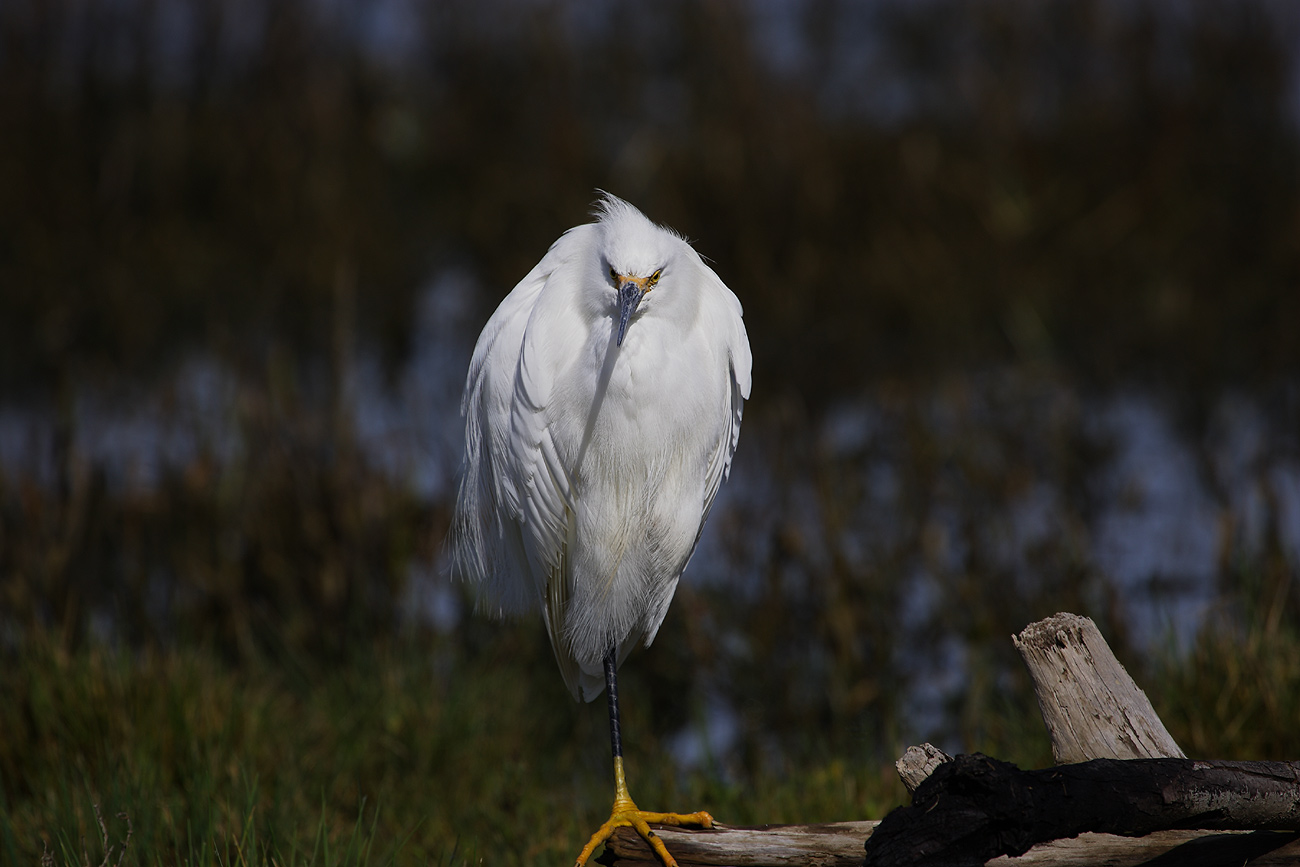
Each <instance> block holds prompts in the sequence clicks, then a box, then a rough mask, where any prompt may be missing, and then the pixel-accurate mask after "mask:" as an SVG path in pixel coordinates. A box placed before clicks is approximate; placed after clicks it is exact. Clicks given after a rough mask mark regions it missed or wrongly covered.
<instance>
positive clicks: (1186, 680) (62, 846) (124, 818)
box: [0, 582, 1300, 867]
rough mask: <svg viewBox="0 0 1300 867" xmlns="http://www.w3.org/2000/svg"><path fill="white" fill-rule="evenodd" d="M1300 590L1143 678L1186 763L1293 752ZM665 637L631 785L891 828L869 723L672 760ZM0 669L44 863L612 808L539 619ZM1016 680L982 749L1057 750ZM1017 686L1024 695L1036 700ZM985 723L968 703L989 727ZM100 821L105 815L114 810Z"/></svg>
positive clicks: (373, 835) (450, 831)
mask: <svg viewBox="0 0 1300 867" xmlns="http://www.w3.org/2000/svg"><path fill="white" fill-rule="evenodd" d="M1288 586H1289V585H1288V584H1287V583H1286V582H1273V583H1272V584H1270V585H1269V587H1271V591H1270V590H1269V587H1266V588H1263V589H1262V590H1261V592H1260V594H1259V597H1260V598H1263V599H1265V600H1268V601H1267V604H1263V605H1261V606H1258V609H1257V610H1255V609H1252V610H1248V611H1245V612H1243V613H1241V616H1240V617H1238V618H1237V619H1236V620H1234V621H1232V622H1233V623H1235V626H1232V627H1231V628H1230V627H1229V626H1228V625H1227V621H1222V622H1218V623H1217V624H1216V625H1212V626H1211V627H1208V628H1207V629H1206V630H1205V632H1204V633H1203V635H1202V636H1201V637H1200V639H1199V640H1198V642H1197V643H1196V644H1195V646H1194V647H1193V648H1192V649H1191V651H1190V652H1186V653H1181V654H1180V653H1175V652H1174V651H1173V650H1172V649H1171V650H1170V651H1169V652H1167V653H1165V654H1162V655H1159V656H1158V657H1157V658H1155V659H1152V660H1150V661H1149V663H1150V666H1149V668H1150V670H1149V671H1147V672H1138V671H1135V672H1134V673H1135V675H1136V676H1137V677H1138V680H1139V683H1140V684H1142V685H1143V686H1145V687H1146V688H1147V690H1148V692H1149V693H1150V694H1151V696H1152V699H1153V701H1154V702H1155V704H1156V707H1157V710H1158V711H1159V712H1160V713H1161V714H1162V716H1163V718H1164V719H1165V720H1166V722H1167V723H1168V724H1169V726H1170V729H1171V730H1172V731H1173V733H1174V735H1175V737H1176V738H1178V739H1179V740H1180V742H1182V743H1183V745H1184V747H1185V748H1186V749H1187V751H1188V753H1189V755H1196V756H1204V757H1222V758H1274V759H1281V758H1291V759H1294V758H1296V757H1297V756H1298V755H1300V744H1298V743H1297V735H1296V734H1295V732H1296V731H1297V730H1298V729H1297V725H1296V723H1297V720H1298V719H1300V630H1297V629H1296V628H1295V623H1294V619H1295V618H1294V616H1293V615H1292V614H1290V613H1288V612H1290V611H1292V608H1291V607H1290V606H1289V605H1288V600H1287V598H1286V596H1285V593H1286V588H1287V587H1288ZM672 658H673V657H672V656H671V654H665V653H663V652H662V651H660V649H659V647H658V645H656V648H654V649H652V650H650V651H648V652H645V653H641V654H638V655H637V657H635V658H634V659H633V661H632V664H631V665H629V666H628V667H626V668H625V669H624V673H625V677H624V682H625V684H626V686H625V690H624V693H625V697H624V714H625V716H624V728H625V735H626V740H627V750H628V763H629V776H630V783H631V786H632V791H633V795H634V796H635V797H636V798H637V800H638V802H640V803H641V804H642V805H643V806H646V807H648V808H659V809H685V810H693V809H701V808H703V809H709V810H710V811H712V812H713V813H714V815H715V816H717V817H718V818H719V819H720V820H721V821H724V822H727V823H729V824H757V823H763V822H800V821H835V820H844V819H853V818H879V817H882V816H883V815H884V814H885V813H886V812H888V810H889V809H890V808H891V807H893V806H895V805H897V804H898V803H901V802H902V800H903V798H904V793H903V789H902V787H901V785H900V784H899V783H898V782H897V780H896V779H895V777H894V773H893V769H892V767H891V766H890V763H889V761H887V760H885V759H883V758H882V757H884V756H888V755H897V751H900V750H901V748H902V747H903V746H904V745H905V744H904V743H901V742H899V743H890V744H880V743H871V740H872V737H873V736H872V735H871V732H872V731H874V730H875V729H872V728H870V727H867V726H866V724H865V723H864V722H863V721H862V720H861V719H858V720H857V721H856V722H853V721H849V720H844V719H839V720H835V719H832V720H828V721H827V725H826V727H825V728H824V729H820V730H812V731H805V732H803V733H802V734H797V735H796V734H791V733H788V732H787V733H784V734H783V735H781V737H782V738H784V739H785V740H784V741H782V742H781V743H780V744H779V746H780V748H781V751H782V753H783V754H782V756H781V757H779V758H771V757H768V758H763V757H762V755H761V751H757V752H755V751H750V753H752V754H750V755H749V757H748V758H744V759H743V760H741V761H739V762H731V763H730V764H727V763H720V762H713V763H706V767H704V768H702V769H699V770H696V771H691V772H683V771H681V770H680V769H678V768H677V767H676V766H675V765H674V764H673V762H672V761H671V760H670V759H669V758H668V753H669V752H670V745H669V743H668V741H667V738H666V733H668V732H671V731H674V730H676V729H677V728H679V724H680V720H665V719H662V718H660V717H659V716H658V715H659V714H661V713H663V708H665V707H671V706H673V701H672V700H671V697H670V696H666V695H664V694H662V692H663V689H664V687H663V686H662V685H659V681H658V680H657V679H656V675H655V673H654V672H655V671H656V669H657V667H660V666H663V665H664V661H665V659H668V660H670V661H671V660H672ZM3 661H4V665H3V667H2V668H0V695H3V696H4V697H5V700H4V701H3V702H0V732H3V735H4V736H3V738H0V783H2V784H3V785H0V861H3V862H4V863H7V864H37V863H42V859H43V858H44V859H46V863H50V864H53V865H98V864H101V863H103V864H109V865H115V864H119V863H120V864H124V865H129V864H141V865H154V864H166V865H195V867H203V865H253V864H257V865H262V864H276V865H331V867H332V865H363V864H364V865H383V864H411V863H418V864H436V865H460V864H478V863H491V864H494V865H495V864H505V865H532V864H561V863H567V862H568V860H569V859H571V858H572V857H573V856H574V855H575V854H576V852H577V850H578V848H579V847H580V846H581V844H582V843H583V842H584V841H585V839H586V836H587V835H588V834H589V833H590V832H591V831H592V830H593V829H594V827H595V826H596V825H597V824H598V823H599V822H600V821H601V820H602V819H603V818H604V817H605V816H606V815H607V811H608V809H609V801H610V797H611V794H612V792H611V780H610V769H609V756H608V746H607V741H606V732H605V713H604V704H603V702H597V703H593V704H590V705H581V706H579V705H576V704H574V703H573V702H572V701H571V700H570V699H569V697H568V695H567V694H566V693H565V691H564V689H563V687H562V686H561V685H560V682H559V677H558V675H556V674H555V672H553V671H552V670H551V669H552V665H553V663H552V661H551V659H550V655H549V650H548V648H547V647H546V644H545V637H544V635H542V633H541V630H540V628H539V627H536V626H534V625H530V624H524V625H512V626H509V627H506V628H498V627H495V626H491V625H483V624H481V623H479V622H478V621H471V622H470V624H469V625H468V626H462V627H461V629H460V630H458V631H457V632H456V633H453V634H452V635H448V636H435V635H420V636H413V635H404V636H402V637H399V638H390V639H387V640H385V641H382V642H378V643H375V644H365V645H361V646H356V647H353V648H351V649H350V652H348V653H346V654H344V655H343V658H342V659H340V660H336V661H335V662H331V663H323V662H319V661H315V660H313V659H304V658H300V657H293V656H282V657H280V658H270V657H254V658H246V659H243V660H242V661H241V662H239V663H237V664H236V663H233V662H230V661H229V660H228V659H226V658H224V657H222V656H221V655H220V654H218V653H216V652H214V651H212V650H209V649H206V648H205V647H202V646H182V647H180V648H178V649H176V650H174V651H171V652H167V653H161V652H129V651H126V650H122V649H119V648H115V647H107V646H102V645H88V646H85V647H83V648H82V649H80V650H77V651H75V652H67V651H65V650H63V649H62V648H61V647H60V646H59V645H58V643H56V642H55V641H53V640H51V639H50V638H48V637H45V636H39V635H37V636H29V637H28V638H27V639H26V640H25V641H23V642H22V643H21V644H20V645H18V646H17V647H16V648H14V649H11V650H10V651H9V652H7V653H6V654H5V658H4V660H3ZM1027 690H1028V687H1027V685H1017V686H1016V687H1015V689H1014V695H1002V696H1001V697H1000V698H999V697H995V696H996V695H997V693H996V691H995V690H993V688H992V687H991V686H990V687H989V688H987V689H984V690H981V689H980V688H979V687H978V684H976V685H973V686H972V694H973V695H974V694H975V693H982V697H981V695H974V697H972V698H969V699H968V701H967V704H966V705H965V706H964V707H962V708H960V709H959V714H960V715H961V716H962V717H963V718H964V717H970V718H971V719H972V723H971V725H972V726H973V729H972V730H974V731H977V734H976V735H975V736H974V737H975V740H974V741H972V743H971V744H970V748H971V749H980V750H982V751H984V752H987V753H990V754H993V755H997V756H999V757H1001V758H1006V759H1009V760H1013V761H1017V762H1020V763H1022V764H1026V765H1041V764H1046V763H1047V761H1048V760H1047V759H1046V757H1045V752H1046V738H1045V736H1044V735H1043V733H1042V726H1041V723H1040V722H1039V721H1038V720H1037V714H1036V710H1035V708H1034V707H1033V701H1032V696H1031V695H1030V694H1029V693H1028V692H1027ZM1022 693H1024V694H1022ZM976 718H977V719H976ZM101 818H102V825H101Z"/></svg>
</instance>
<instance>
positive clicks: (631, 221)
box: [596, 193, 690, 346]
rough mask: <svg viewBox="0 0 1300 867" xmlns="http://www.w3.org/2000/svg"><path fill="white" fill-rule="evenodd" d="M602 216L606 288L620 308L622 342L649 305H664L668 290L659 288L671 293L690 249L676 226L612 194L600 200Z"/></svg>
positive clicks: (619, 339)
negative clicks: (652, 218) (636, 315)
mask: <svg viewBox="0 0 1300 867" xmlns="http://www.w3.org/2000/svg"><path fill="white" fill-rule="evenodd" d="M596 216H597V221H596V223H597V226H598V227H599V228H600V231H601V243H600V258H601V265H602V267H603V268H604V270H605V276H604V282H605V285H606V287H607V288H606V290H605V291H606V292H607V293H608V294H609V298H610V303H611V304H612V305H613V308H614V310H616V311H617V312H616V316H617V318H618V335H617V343H618V345H619V346H622V345H623V338H624V337H626V335H627V329H628V324H629V323H630V322H631V321H632V315H633V314H634V313H636V312H637V310H638V309H641V308H642V307H643V305H644V307H647V308H648V307H649V306H650V305H652V304H657V303H658V298H659V295H660V294H662V292H663V290H662V289H661V290H659V292H656V291H655V290H656V289H657V288H658V287H660V286H663V287H664V289H666V290H669V291H671V287H672V284H673V276H674V272H676V271H681V270H682V265H683V257H682V250H683V249H687V250H689V249H690V247H689V245H687V243H686V242H685V241H684V240H683V239H682V238H681V236H679V235H677V234H676V233H675V232H673V231H672V230H670V229H666V228H664V227H663V226H659V225H656V224H655V223H652V222H651V221H650V220H649V219H647V218H646V216H645V215H644V214H642V213H641V212H640V211H638V210H637V209H636V208H635V207H633V206H632V205H629V204H628V203H627V202H625V201H623V200H622V199H619V198H617V197H615V196H611V195H609V194H608V193H607V194H605V196H604V198H602V199H601V201H600V202H599V203H598V205H597V210H596Z"/></svg>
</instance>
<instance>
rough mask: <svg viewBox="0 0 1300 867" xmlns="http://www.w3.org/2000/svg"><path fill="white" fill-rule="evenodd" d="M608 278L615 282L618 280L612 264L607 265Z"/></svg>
mask: <svg viewBox="0 0 1300 867" xmlns="http://www.w3.org/2000/svg"><path fill="white" fill-rule="evenodd" d="M609 279H611V280H613V281H614V282H615V283H617V282H618V272H617V271H615V270H614V266H613V265H611V266H609Z"/></svg>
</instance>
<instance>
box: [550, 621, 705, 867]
mask: <svg viewBox="0 0 1300 867" xmlns="http://www.w3.org/2000/svg"><path fill="white" fill-rule="evenodd" d="M605 693H606V696H607V698H608V700H609V742H610V746H611V747H613V750H614V809H613V810H611V811H610V815H609V821H607V822H606V823H605V824H603V825H601V826H600V828H598V829H597V830H596V833H595V834H592V835H591V839H590V840H588V841H587V845H586V846H583V847H582V852H581V853H579V855H578V861H577V864H576V867H583V865H585V864H586V863H587V860H588V859H589V858H590V857H591V856H592V855H593V854H594V853H595V851H596V847H597V846H599V845H601V844H602V843H604V842H605V841H606V840H608V839H609V838H610V835H611V834H613V833H614V829H615V828H623V827H630V828H632V829H633V830H635V831H636V832H637V834H639V835H640V836H641V838H642V839H643V840H645V841H646V843H647V844H649V846H650V848H651V849H652V850H654V853H655V855H656V856H657V857H658V858H659V862H660V863H661V864H663V865H664V867H677V862H676V861H675V860H674V859H673V856H672V855H671V854H669V852H668V849H667V848H666V847H665V846H664V841H663V840H661V839H660V838H659V835H658V834H656V833H655V832H654V831H652V830H651V829H650V823H651V822H658V823H660V824H664V825H699V826H700V827H702V828H712V827H713V817H712V816H710V815H709V814H708V813H706V812H704V811H700V812H698V813H686V814H683V813H651V812H648V811H645V810H642V809H639V808H638V807H637V805H636V803H635V802H633V800H632V796H631V795H630V794H628V791H627V778H626V777H625V776H624V775H623V735H622V732H621V731H620V730H619V728H620V725H619V718H618V647H617V646H614V647H611V648H610V649H609V653H607V654H605Z"/></svg>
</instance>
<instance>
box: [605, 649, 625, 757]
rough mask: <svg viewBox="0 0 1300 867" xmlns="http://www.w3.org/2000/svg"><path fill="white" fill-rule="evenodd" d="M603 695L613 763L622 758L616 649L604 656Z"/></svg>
mask: <svg viewBox="0 0 1300 867" xmlns="http://www.w3.org/2000/svg"><path fill="white" fill-rule="evenodd" d="M605 695H606V697H607V698H608V699H609V742H610V746H611V747H612V748H613V750H614V762H615V763H616V764H617V763H618V762H619V761H620V760H621V759H622V758H623V736H622V734H621V732H620V731H619V719H618V647H617V646H614V647H611V648H610V649H609V653H607V654H605Z"/></svg>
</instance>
